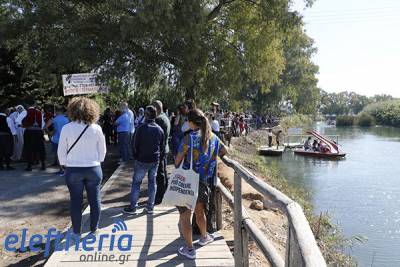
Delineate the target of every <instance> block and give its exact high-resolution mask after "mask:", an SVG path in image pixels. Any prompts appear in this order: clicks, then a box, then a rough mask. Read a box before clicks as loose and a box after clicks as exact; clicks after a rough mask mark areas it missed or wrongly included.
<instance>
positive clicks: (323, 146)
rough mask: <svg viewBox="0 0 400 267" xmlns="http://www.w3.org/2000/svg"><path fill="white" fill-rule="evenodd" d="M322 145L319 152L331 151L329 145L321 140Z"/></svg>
mask: <svg viewBox="0 0 400 267" xmlns="http://www.w3.org/2000/svg"><path fill="white" fill-rule="evenodd" d="M319 144H320V146H319V152H321V153H330V149H329V147H328V146H327V145H326V144H325V143H323V142H322V141H320V143H319Z"/></svg>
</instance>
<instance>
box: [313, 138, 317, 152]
mask: <svg viewBox="0 0 400 267" xmlns="http://www.w3.org/2000/svg"><path fill="white" fill-rule="evenodd" d="M312 150H313V151H314V152H318V141H317V140H314V142H313V144H312Z"/></svg>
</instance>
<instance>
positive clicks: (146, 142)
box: [124, 106, 165, 215]
mask: <svg viewBox="0 0 400 267" xmlns="http://www.w3.org/2000/svg"><path fill="white" fill-rule="evenodd" d="M156 116H157V111H156V108H155V107H154V106H148V107H147V108H146V111H145V118H146V121H145V123H144V124H142V125H141V126H139V127H138V128H137V129H136V130H135V134H134V136H133V142H132V143H133V144H132V146H133V157H134V159H135V165H134V173H133V181H132V191H131V204H130V205H129V206H128V207H126V208H125V209H124V213H127V214H131V215H134V214H136V208H137V202H138V199H139V193H140V185H141V184H142V180H143V178H144V176H145V175H146V173H147V178H148V196H149V200H148V202H147V213H149V214H152V213H153V208H154V202H155V198H156V190H157V184H156V181H155V180H156V174H157V169H158V163H159V161H160V155H162V154H163V153H164V151H163V150H164V148H165V145H164V142H165V141H164V131H163V130H162V129H161V127H160V126H158V125H157V124H156V122H155V118H156Z"/></svg>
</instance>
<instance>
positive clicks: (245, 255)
mask: <svg viewBox="0 0 400 267" xmlns="http://www.w3.org/2000/svg"><path fill="white" fill-rule="evenodd" d="M242 254H243V260H242V263H243V265H242V266H243V267H249V235H248V233H247V231H246V228H245V227H244V226H242Z"/></svg>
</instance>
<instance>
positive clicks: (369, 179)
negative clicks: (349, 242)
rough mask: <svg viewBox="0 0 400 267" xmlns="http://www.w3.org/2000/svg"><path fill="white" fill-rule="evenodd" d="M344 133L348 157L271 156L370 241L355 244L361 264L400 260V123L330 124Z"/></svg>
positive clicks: (322, 206) (348, 228)
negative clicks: (368, 126)
mask: <svg viewBox="0 0 400 267" xmlns="http://www.w3.org/2000/svg"><path fill="white" fill-rule="evenodd" d="M315 128H316V129H317V130H318V131H320V132H323V133H324V134H326V135H336V134H338V135H340V138H339V144H340V145H341V147H342V149H343V150H344V151H346V153H347V156H346V159H345V160H341V161H331V160H324V159H317V158H307V157H303V156H299V155H294V154H293V153H291V152H288V153H285V154H284V155H283V156H282V158H270V157H266V158H265V162H266V164H271V165H274V166H276V167H277V168H278V169H279V170H280V171H281V173H282V175H283V176H285V177H286V178H287V180H288V181H289V183H291V184H294V185H297V186H301V187H304V188H306V189H307V190H309V191H310V192H312V201H313V204H314V206H315V209H316V210H315V211H316V213H317V214H318V213H319V212H325V211H329V213H331V214H333V218H334V222H336V223H339V224H340V226H341V228H342V229H343V231H344V233H345V234H346V235H348V236H353V235H363V236H366V237H367V238H368V242H367V243H365V244H362V245H357V246H355V247H354V248H353V250H352V254H353V255H354V256H355V257H356V258H357V260H358V262H359V264H360V266H371V263H372V259H373V258H374V260H373V261H374V264H373V266H400V179H399V178H400V177H399V173H400V164H399V162H400V153H399V151H400V142H399V141H400V129H398V128H391V127H371V128H357V127H354V128H353V127H346V128H340V127H338V128H335V127H329V128H324V127H323V125H316V127H315Z"/></svg>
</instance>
